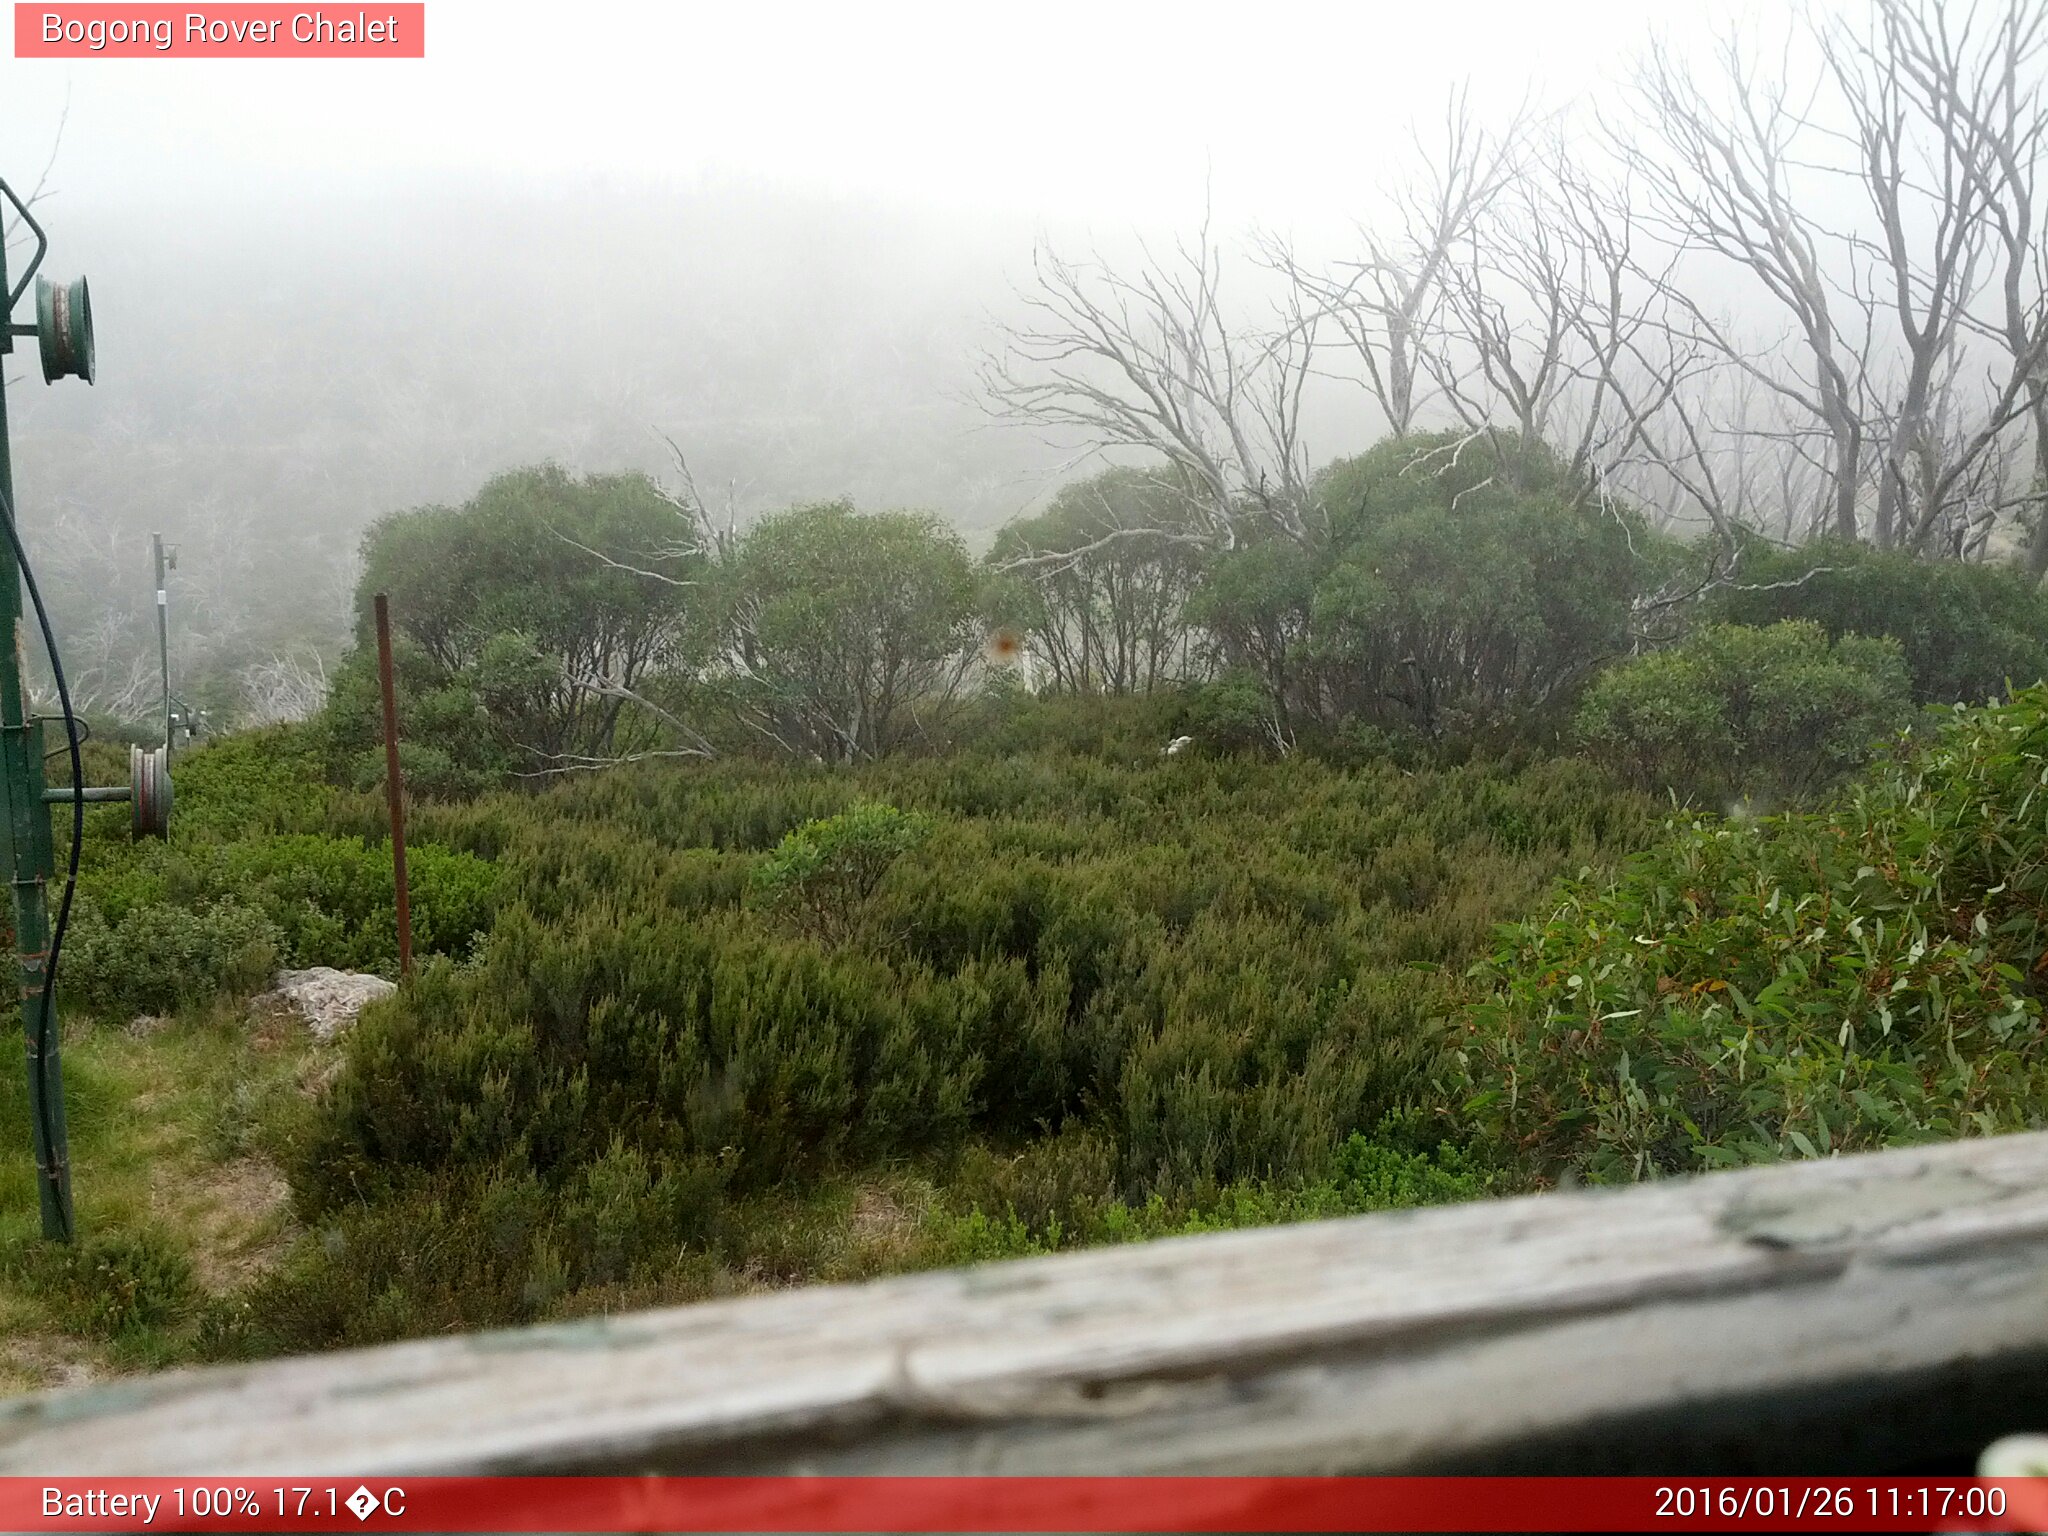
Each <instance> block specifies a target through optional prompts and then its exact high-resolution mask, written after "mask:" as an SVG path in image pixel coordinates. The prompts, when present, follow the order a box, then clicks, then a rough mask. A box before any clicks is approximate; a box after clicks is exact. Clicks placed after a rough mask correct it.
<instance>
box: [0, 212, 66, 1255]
mask: <svg viewBox="0 0 2048 1536" xmlns="http://www.w3.org/2000/svg"><path fill="white" fill-rule="evenodd" d="M6 292H7V256H6V251H5V250H4V249H0V296H4V295H5V294H6ZM13 318H14V317H13V316H12V315H4V316H0V356H4V355H5V354H8V353H12V352H13V350H14V335H13ZM7 439H8V432H7V380H6V373H5V365H4V364H0V494H4V496H5V505H6V507H14V506H15V505H16V502H15V500H14V466H13V462H12V460H11V459H10V457H9V455H8V447H7ZM5 515H6V512H5V510H4V509H0V516H5ZM16 526H17V528H18V527H19V523H18V522H17V525H16ZM23 635H24V631H23V626H22V606H21V570H20V567H19V566H18V565H17V564H16V562H15V559H14V550H13V547H12V546H11V545H8V544H7V543H6V541H5V540H0V797H4V800H5V808H6V821H5V827H4V832H5V838H6V845H7V872H8V881H9V884H10V887H11V889H12V891H13V896H14V948H15V953H16V955H17V956H18V959H19V971H20V980H21V1028H22V1037H23V1039H24V1041H25V1042H26V1044H27V1052H28V1098H29V1124H30V1127H31V1131H32V1135H33V1138H34V1142H35V1154H36V1194H37V1198H38V1200H39V1201H40V1203H41V1205H42V1213H43V1236H44V1237H46V1238H53V1239H55V1240H57V1241H59V1242H69V1241H70V1240H71V1234H72V1212H71V1159H70V1152H69V1138H68V1135H67V1133H66V1130H65V1125H64V1064H63V1061H62V1059H61V1057H60V1055H59V1049H58V1046H59V1041H58V1028H57V1018H56V1008H55V1000H54V999H52V1007H51V1016H50V1017H49V1018H47V1019H45V1018H44V1017H43V974H44V967H45V966H47V965H48V964H49V959H50V904H49V880H50V877H51V876H52V875H53V874H54V873H55V871H56V860H55V856H54V850H53V849H52V847H51V843H50V813H49V810H48V808H47V807H46V806H45V805H44V803H43V732H42V727H41V725H40V724H38V723H37V722H36V721H35V720H33V719H31V718H30V716H29V695H28V688H27V686H26V685H25V683H24V681H23V678H22V661H21V658H22V642H23ZM39 1042H40V1048H39Z"/></svg>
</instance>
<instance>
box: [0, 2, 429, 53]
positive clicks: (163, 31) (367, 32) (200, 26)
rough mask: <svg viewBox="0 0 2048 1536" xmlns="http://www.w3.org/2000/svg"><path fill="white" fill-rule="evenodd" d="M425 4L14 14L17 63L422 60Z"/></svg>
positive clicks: (17, 10)
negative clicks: (166, 60) (131, 60)
mask: <svg viewBox="0 0 2048 1536" xmlns="http://www.w3.org/2000/svg"><path fill="white" fill-rule="evenodd" d="M426 54H427V8H426V6H425V5H424V4H410V5H396V4H373V5H369V6H359V7H346V6H326V7H322V6H305V5H266V4H242V3H225V4H219V5H119V4H111V5H110V4H91V5H67V4H62V3H58V4H49V5H31V4H21V3H17V4H16V5H15V7H14V56H15V57H16V58H18V59H181V58H182V59H423V58H425V57H426Z"/></svg>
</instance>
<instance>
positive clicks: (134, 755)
mask: <svg viewBox="0 0 2048 1536" xmlns="http://www.w3.org/2000/svg"><path fill="white" fill-rule="evenodd" d="M128 782H129V786H130V787H129V801H130V803H131V804H132V805H133V807H134V812H135V820H134V830H135V835H136V836H137V837H168V836H169V835H170V831H171V759H170V754H169V753H167V752H166V751H165V750H164V749H163V748H162V747H150V748H147V749H145V748H142V747H130V748H129V749H128Z"/></svg>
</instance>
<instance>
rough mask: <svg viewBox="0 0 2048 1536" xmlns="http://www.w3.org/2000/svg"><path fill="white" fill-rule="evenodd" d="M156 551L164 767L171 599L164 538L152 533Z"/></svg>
mask: <svg viewBox="0 0 2048 1536" xmlns="http://www.w3.org/2000/svg"><path fill="white" fill-rule="evenodd" d="M149 542H150V544H151V545H152V546H153V547H154V548H155V551H156V655H157V663H158V665H159V666H160V667H161V668H162V670H163V679H164V766H165V767H166V768H168V767H170V765H171V599H170V594H169V592H168V591H166V590H165V586H164V536H163V535H162V534H160V533H152V534H151V535H150V536H149Z"/></svg>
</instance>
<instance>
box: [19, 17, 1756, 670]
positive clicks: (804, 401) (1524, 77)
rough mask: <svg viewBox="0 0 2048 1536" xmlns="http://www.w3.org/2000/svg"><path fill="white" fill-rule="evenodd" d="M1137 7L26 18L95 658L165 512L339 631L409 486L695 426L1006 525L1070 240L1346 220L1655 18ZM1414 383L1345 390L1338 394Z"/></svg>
mask: <svg viewBox="0 0 2048 1536" xmlns="http://www.w3.org/2000/svg"><path fill="white" fill-rule="evenodd" d="M1108 10H1109V14H1107V15H1106V16H1105V15H1103V14H1101V12H1100V10H1099V9H1098V8H1094V7H1085V6H1034V7H1031V8H1029V9H1028V10H1027V9H1023V8H1017V9H998V8H993V7H985V8H962V7H944V6H936V5H916V6H911V5H893V6H892V5H883V6H867V7H858V8H851V7H826V6H796V7H780V8H774V9H765V8H754V9H750V10H748V11H747V13H746V14H744V15H733V14H727V13H726V12H725V10H724V9H723V8H721V9H720V10H718V11H714V10H713V9H711V8H709V7H698V6H695V5H688V6H672V7H650V6H638V5H611V6H603V5H586V6H581V7H576V8H574V9H573V10H564V9H563V8H561V7H559V6H541V5H525V4H502V3H491V4H482V3H466V0H462V3H459V0H434V3H433V4H431V5H430V7H429V12H428V27H429V34H428V45H427V58H426V59H425V60H423V61H404V62H400V61H392V62H381V61H380V62H357V61H275V62H269V61H241V60H237V61H195V60H185V59H161V60H132V61H131V60H90V61H45V60H25V61H9V62H8V63H7V64H6V65H5V69H6V76H5V89H4V91H0V174H5V175H7V176H8V177H9V178H10V179H12V180H14V181H15V182H16V183H17V184H18V185H21V186H23V187H27V186H31V185H35V184H36V183H37V181H38V177H39V176H41V177H42V185H43V187H44V190H45V193H46V196H45V198H44V200H43V201H42V202H41V203H40V204H39V212H40V214H41V216H42V218H43V220H44V223H45V224H46V226H47V227H48V229H49V230H50V233H51V237H52V251H51V256H50V262H49V266H48V268H47V270H48V271H50V272H51V273H52V274H54V275H57V276H60V277H62V276H68V275H70V274H72V273H75V272H80V271H82V272H85V273H87V274H88V275H89V276H90V278H91V281H92V284H93V299H94V305H95V310H96V316H95V318H96V329H97V333H98V352H99V366H100V379H99V383H98V384H97V386H96V387H95V388H92V389H84V388H81V387H79V386H78V385H77V384H76V383H75V382H72V381H67V382H66V384H65V385H64V386H62V387H59V388H53V389H47V390H46V389H45V388H44V386H43V385H42V384H41V382H40V380H39V379H31V378H29V377H27V376H26V375H25V374H24V373H23V371H22V366H21V364H22V361H23V360H22V359H21V357H20V355H19V354H17V357H16V361H15V366H14V368H13V369H12V370H11V372H10V375H9V380H10V390H9V405H10V411H11V415H12V419H13V426H14V432H15V440H14V449H15V466H16V476H17V482H18V487H19V495H20V501H21V508H22V522H23V526H24V531H25V534H26V536H27V538H28V540H29V542H30V544H31V547H32V548H33V549H35V550H36V551H38V553H39V555H40V557H41V558H42V560H43V561H44V562H45V563H46V565H47V567H48V572H49V574H48V575H47V576H46V585H48V586H50V587H51V588H52V589H53V593H54V595H55V597H56V598H57V601H58V606H59V610H60V618H61V620H62V622H63V626H64V628H65V630H66V636H67V645H68V646H70V647H71V650H72V652H73V653H74V654H75V657H76V659H75V660H74V662H73V666H74V670H75V671H78V672H80V673H81V674H90V678H89V681H92V680H96V682H97V685H98V688H99V691H100V692H102V693H105V692H107V691H108V689H109V687H110V686H111V685H112V684H114V683H117V682H118V676H119V674H120V673H121V672H122V670H123V668H125V667H128V666H130V665H131V663H132V664H137V665H139V664H141V663H143V662H144V661H146V658H147V653H148V647H147V645H146V643H145V639H146V625H145V623H144V616H145V615H146V613H147V611H148V604H147V591H146V588H147V575H148V542H147V535H148V533H149V532H150V531H151V530H153V529H161V530H162V531H163V532H164V533H165V535H166V537H167V538H168V539H170V540H171V541H173V542H174V543H176V544H177V545H178V546H179V548H180V566H179V571H178V575H177V578H176V581H175V583H174V591H175V592H176V594H177V596H176V603H177V608H176V610H175V611H176V612H177V614H178V617H179V621H180V622H179V628H178V635H179V642H178V643H179V647H180V652H181V657H182V659H183V660H184V661H185V662H186V663H187V664H188V665H191V666H197V665H201V664H202V663H204V662H205V660H206V659H207V658H208V657H211V656H215V655H217V654H219V653H224V652H226V651H232V652H234V653H236V654H254V653H259V652H263V651H266V650H270V649H287V650H288V649H291V648H293V647H300V648H305V647H312V648H319V649H325V650H328V651H330V652H331V650H332V648H333V647H334V646H335V645H336V644H337V643H338V642H339V641H340V640H341V639H342V637H343V635H344V633H345V625H346V605H347V596H348V593H349V590H350V587H351V583H352V580H353V560H354V551H355V548H356V545H357V542H358V540H359V538H360V536H361V533H362V530H363V529H364V527H365V526H366V525H367V524H368V523H369V522H370V521H371V520H372V519H374V518H376V517H377V516H379V515H381V514H383V513H387V512H390V511H393V510H396V509H401V508H405V507H409V506H415V505H420V504H425V503H431V502H437V501H450V500H459V499H461V498H463V497H465V496H467V495H468V494H470V493H471V492H472V491H474V490H475V488H476V487H477V486H478V485H479V484H480V483H481V482H482V481H483V480H485V479H486V478H488V477H489V476H490V475H492V474H493V473H495V472H497V471H499V470H503V469H507V468H510V467H513V466H516V465H520V464H527V463H532V462H536V461H539V460H542V459H556V460H559V461H562V462H564V463H565V464H568V465H570V466H572V467H575V468H579V469H612V468H622V467H637V468H644V469H647V470H649V471H651V472H654V473H657V474H664V475H666V474H670V473H672V472H673V465H672V463H671V449H670V447H669V441H671V440H672V441H673V443H674V444H675V445H677V447H679V448H680V449H681V450H682V451H683V452H684V453H685V454H686V455H687V456H688V461H689V463H690V466H691V468H692V470H693V471H694V472H695V475H696V477H697V480H698V483H699V485H700V486H701V487H702V488H703V489H704V490H705V491H706V493H707V495H709V496H710V497H711V498H712V499H713V500H717V501H721V502H722V501H724V500H726V499H729V500H730V502H731V504H732V506H733V507H734V508H735V510H736V511H737V513H738V514H739V515H741V516H742V517H744V516H745V515H748V514H751V513H754V512H758V511H760V510H763V509H769V508H775V507H780V506H784V505H788V504H789V503H791V502H794V501H800V500H805V499H814V498H825V497H833V496H841V495H844V496H850V497H852V498H854V499H855V500H856V501H857V502H859V503H861V504H863V505H868V506H917V507H928V508H932V509H935V510H938V511H940V512H943V513H944V514H945V515H946V516H948V517H949V518H951V519H953V520H954V521H955V522H956V523H957V524H958V525H959V526H960V527H961V528H962V529H963V530H964V531H966V532H967V533H968V534H969V535H970V537H971V538H972V539H974V540H975V541H976V542H977V543H979V542H981V541H984V540H985V538H986V536H987V534H988V533H989V532H990V531H991V530H992V529H993V528H994V527H996V526H997V525H998V524H1000V523H1001V522H1002V521H1003V520H1005V519H1006V518H1009V517H1011V516H1013V515H1015V514H1017V513H1018V512H1020V511H1022V510H1025V509H1027V508H1029V507H1031V506H1032V505H1034V504H1036V503H1037V502H1039V501H1041V500H1042V498H1043V497H1044V496H1045V494H1046V493H1047V492H1048V491H1049V490H1050V489H1051V488H1052V487H1053V486H1054V485H1056V484H1057V483H1058V481H1059V479H1060V477H1061V476H1062V474H1064V473H1066V472H1068V471H1069V470H1070V469H1071V468H1072V465H1073V448H1074V445H1073V444H1072V443H1060V442H1053V441H1048V440H1046V438H1045V437H1044V435H1043V434H1039V433H1034V432H1032V431H1029V430H1025V429H1020V428H1018V427H1017V426H1015V425H1005V424H1001V423H996V422H992V421H991V419H990V416H989V413H988V411H987V410H986V409H985V404H986V402H985V401H983V400H980V399H978V398H977V397H976V394H975V374H974V361H975V357H976V355H977V352H978V351H979V350H980V349H981V348H983V347H985V346H987V345H988V344H989V339H990V335H991V328H992V326H993V325H994V324H995V323H996V322H998V321H1000V320H1001V319H1002V318H1003V317H1004V316H1005V315H1006V314H1008V313H1011V312H1012V307H1013V305H1014V297H1013V295H1014V292H1015V289H1016V287H1017V285H1018V284H1020V283H1021V282H1023V281H1025V280H1027V279H1028V278H1029V276H1030V273H1031V262H1032V253H1033V249H1034V246H1035V245H1036V244H1037V243H1038V242H1041V241H1043V242H1048V243H1050V245H1052V246H1053V247H1054V248H1056V249H1061V250H1067V251H1089V250H1099V251H1104V252H1109V253H1118V252H1124V253H1128V252H1130V251H1132V250H1134V249H1136V248H1137V247H1138V245H1139V244H1140V242H1145V243H1148V244H1160V243H1164V244H1170V242H1171V240H1172V238H1173V237H1174V235H1175V234H1176V233H1179V232H1183V231H1186V230H1187V229H1189V228H1190V227H1193V226H1195V225H1198V224H1199V223H1200V222H1201V220H1202V219H1203V217H1204V215H1205V213H1206V214H1207V216H1208V217H1209V218H1210V219H1211V220H1212V222H1213V227H1214V228H1215V229H1216V230H1217V231H1218V233H1219V237H1220V238H1221V239H1223V240H1225V241H1227V242H1228V241H1238V240H1241V239H1243V238H1246V237H1248V236H1250V235H1251V234H1252V233H1254V232H1257V231H1266V232H1278V233H1281V234H1284V235H1285V236H1287V237H1289V238H1291V239H1293V240H1296V241H1298V242H1300V243H1301V244H1302V246H1303V247H1304V248H1306V249H1334V248H1336V247H1337V246H1339V245H1341V244H1342V242H1343V241H1344V240H1345V239H1346V238H1347V232H1348V231H1350V230H1351V229H1352V227H1353V226H1354V225H1355V224H1356V222H1357V221H1359V220H1360V219H1362V218H1364V219H1369V218H1370V216H1371V210H1372V208H1373V207H1374V206H1375V203H1376V199H1378V198H1379V197H1380V195H1381V194H1382V192H1383V191H1384V190H1385V188H1386V187H1387V186H1389V185H1390V184H1392V183H1394V182H1397V181H1398V180H1399V178H1400V176H1401V175H1402V174H1403V173H1404V172H1403V166H1404V165H1405V164H1406V162H1407V160H1408V159H1409V157H1410V156H1411V153H1412V139H1411V135H1412V133H1413V132H1414V131H1415V129H1416V125H1418V124H1419V125H1421V128H1422V130H1423V131H1424V132H1425V133H1426V132H1427V130H1428V127H1429V125H1430V124H1431V123H1432V122H1434V121H1436V120H1439V119H1440V118H1441V116H1442V113H1443V108H1444V103H1445V100H1446V98H1447V96H1448V94H1449V93H1450V92H1451V90H1452V89H1453V88H1454V87H1456V86H1458V85H1459V84H1461V83H1462V84H1464V85H1465V86H1467V87H1468V89H1469V90H1470V92H1471V96H1472V99H1473V101H1474V102H1475V103H1476V105H1477V108H1478V110H1479V112H1480V114H1481V116H1482V117H1483V118H1494V119H1504V118H1505V117H1507V116H1509V115H1511V114H1512V113H1513V111H1514V110H1515V108H1516V107H1517V106H1518V105H1519V104H1521V103H1523V102H1525V101H1533V102H1536V103H1537V104H1539V105H1542V106H1563V105H1568V104H1570V103H1573V102H1582V101H1585V100H1588V99H1598V97H1599V96H1600V94H1601V93H1602V92H1603V91H1605V90H1607V89H1609V85H1608V82H1612V81H1613V80H1615V79H1616V78H1618V77H1619V76H1620V74H1621V73H1622V72H1623V71H1624V70H1625V69H1626V67H1627V64H1628V61H1629V59H1630V57H1631V55H1632V54H1633V53H1634V52H1635V50H1637V49H1638V48H1639V47H1640V46H1641V44H1642V42H1643V40H1644V38H1645V36H1646V35H1647V34H1646V32H1645V30H1644V22H1643V19H1642V16H1641V13H1640V10H1639V8H1637V7H1634V6H1629V5H1623V4H1619V3H1607V0H1598V3H1582V4H1554V5H1550V6H1546V7H1529V6H1524V5H1517V4H1469V3H1468V4H1457V5H1447V6H1432V7H1413V8H1407V9H1404V10H1402V11H1400V12H1398V13H1397V12H1394V11H1392V10H1390V9H1389V8H1386V7H1324V6H1294V7H1287V6H1281V7H1259V8H1257V9H1256V10H1254V9H1252V8H1247V7H1225V6H1193V7H1191V6H1187V5H1172V6H1169V5H1156V4H1125V5H1119V6H1116V7H1112V8H1108ZM1735 14H1736V13H1734V12H1729V13H1727V16H1724V17H1722V18H1720V19H1724V20H1725V19H1728V17H1732V16H1733V15H1735ZM1678 25H1679V27H1680V31H1679V34H1678V40H1679V42H1680V43H1681V44H1682V45H1684V44H1686V39H1688V38H1693V37H1696V36H1697V35H1699V31H1700V28H1701V26H1702V25H1703V24H1702V23H1701V22H1700V21H1699V20H1697V19H1695V20H1689V21H1684V22H1681V23H1679V24H1678ZM46 164H47V171H46V172H45V166H46ZM1380 425H1381V424H1380V422H1378V421H1377V420H1376V419H1375V418H1374V417H1373V415H1372V413H1371V412H1370V411H1367V410H1362V409H1360V408H1359V406H1358V403H1357V401H1356V400H1355V399H1346V400H1345V401H1344V402H1342V403H1341V404H1339V403H1338V402H1337V401H1336V400H1335V397H1334V396H1333V397H1331V398H1330V399H1329V400H1327V401H1323V400H1320V397H1319V403H1318V405H1317V407H1316V413H1315V415H1314V419H1313V421H1312V430H1311V432H1310V437H1311V439H1312V441H1313V443H1314V446H1315V447H1316V449H1317V450H1318V451H1319V452H1320V453H1321V454H1322V455H1323V456H1325V457H1327V456H1329V455H1331V454H1335V453H1340V452H1346V451H1353V450H1355V449H1357V448H1359V447H1362V446H1364V445H1365V444H1366V443H1367V442H1369V441H1370V440H1371V439H1372V437H1373V436H1374V435H1375V434H1376V433H1377V431H1378V430H1379V428H1380ZM123 615H125V616H126V617H125V618H124V617H123ZM138 675H140V674H138ZM112 691H114V692H118V691H119V690H118V687H113V688H112Z"/></svg>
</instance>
